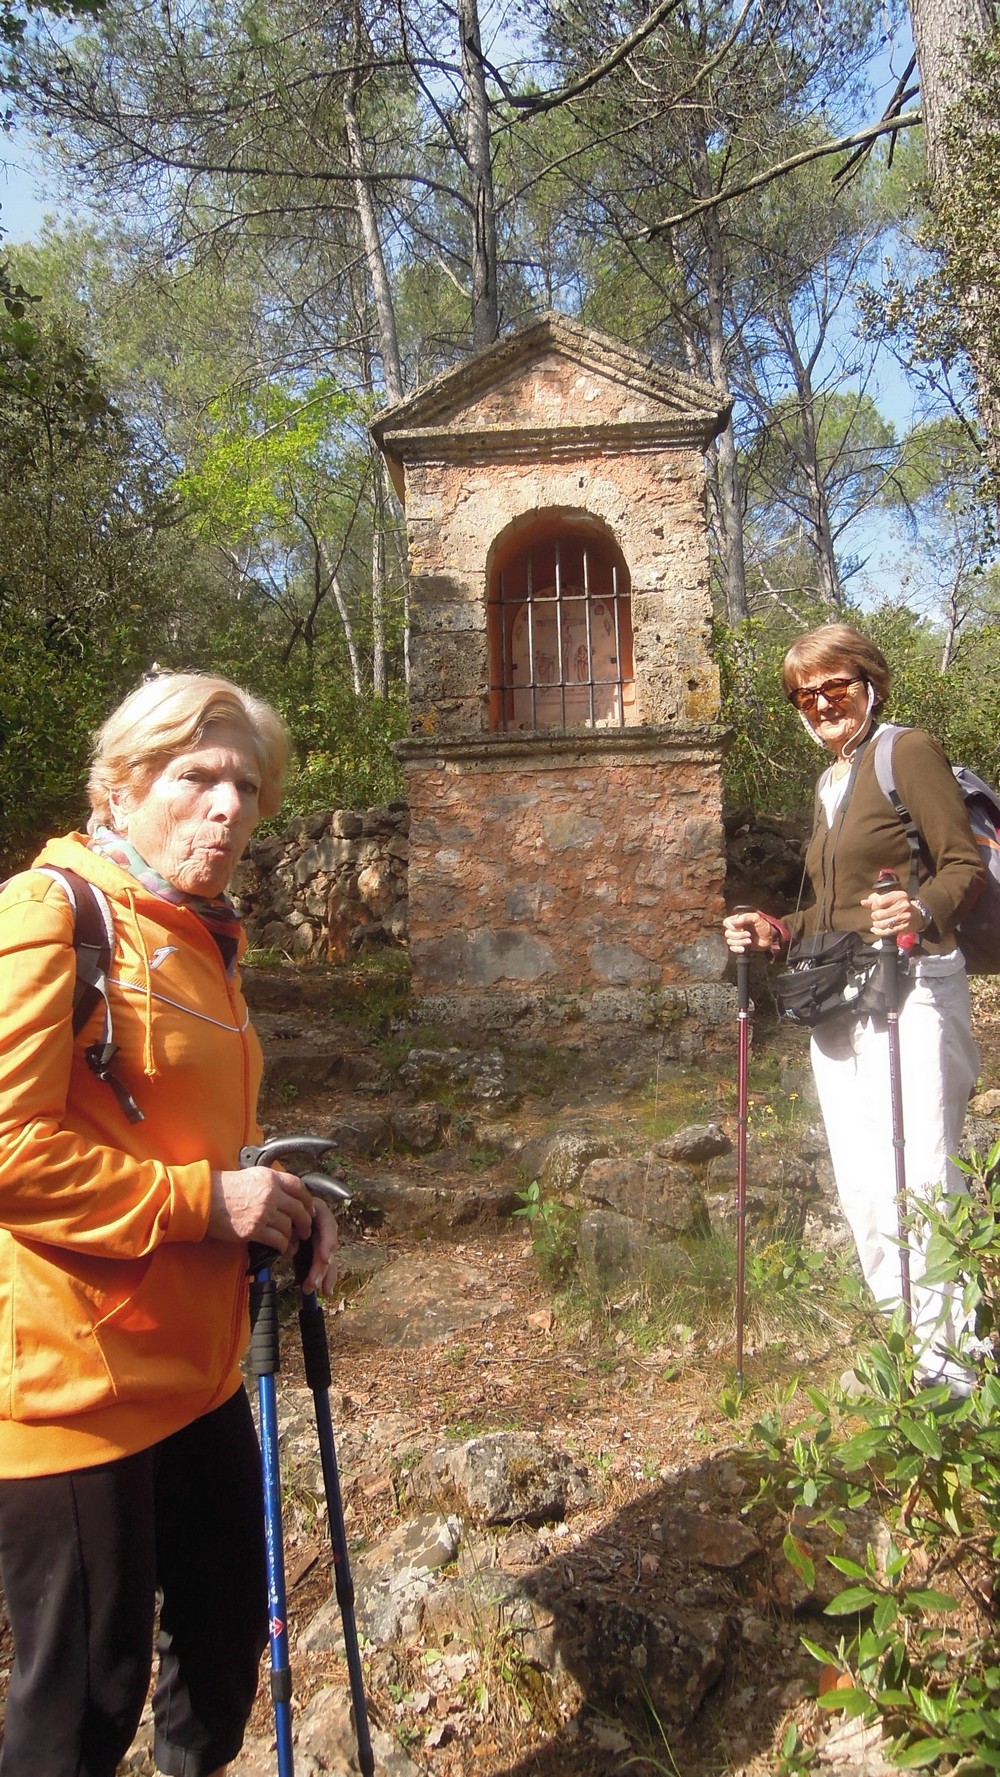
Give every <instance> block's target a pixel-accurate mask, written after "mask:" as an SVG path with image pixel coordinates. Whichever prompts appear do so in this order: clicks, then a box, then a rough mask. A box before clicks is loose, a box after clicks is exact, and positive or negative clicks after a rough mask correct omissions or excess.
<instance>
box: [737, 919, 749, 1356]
mask: <svg viewBox="0 0 1000 1777" xmlns="http://www.w3.org/2000/svg"><path fill="white" fill-rule="evenodd" d="M745 911H749V909H744V908H737V912H740V913H742V912H745ZM736 998H737V1005H738V1013H737V1046H736V1056H737V1061H736V1381H737V1385H738V1386H739V1387H740V1388H742V1387H743V1317H744V1301H745V1292H746V1256H747V1255H746V1230H747V1112H748V1105H749V1082H750V952H749V949H747V950H741V951H740V953H739V955H738V957H737V959H736Z"/></svg>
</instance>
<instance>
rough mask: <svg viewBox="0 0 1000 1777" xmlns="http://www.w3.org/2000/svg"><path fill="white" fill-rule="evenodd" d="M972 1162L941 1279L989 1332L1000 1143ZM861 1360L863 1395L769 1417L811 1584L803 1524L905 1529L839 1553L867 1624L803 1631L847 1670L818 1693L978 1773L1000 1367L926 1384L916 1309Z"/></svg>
mask: <svg viewBox="0 0 1000 1777" xmlns="http://www.w3.org/2000/svg"><path fill="white" fill-rule="evenodd" d="M966 1170H967V1171H969V1172H970V1173H971V1174H972V1181H973V1189H972V1191H971V1193H970V1195H969V1196H968V1197H966V1198H957V1199H952V1200H950V1202H949V1204H948V1205H947V1208H946V1210H944V1211H933V1212H931V1214H930V1223H931V1236H930V1243H929V1248H928V1268H927V1277H928V1281H932V1282H937V1283H942V1284H943V1283H947V1284H952V1285H954V1286H955V1287H956V1288H957V1289H958V1290H959V1291H960V1292H964V1293H963V1300H964V1302H965V1305H966V1307H967V1308H968V1309H970V1310H972V1309H976V1310H978V1326H979V1329H980V1331H981V1332H985V1331H987V1330H992V1329H994V1328H995V1327H997V1325H998V1324H1000V1290H998V1276H997V1267H996V1257H995V1255H996V1252H997V1245H998V1236H1000V1143H998V1144H997V1145H996V1147H995V1148H994V1149H993V1151H992V1153H991V1154H990V1155H989V1156H988V1157H987V1158H986V1159H985V1160H984V1161H982V1162H981V1163H979V1162H977V1163H975V1164H974V1165H973V1166H971V1167H968V1168H966ZM956 1355H958V1354H956ZM854 1368H855V1372H856V1374H857V1375H858V1376H859V1377H860V1379H861V1381H862V1383H863V1385H864V1390H865V1392H864V1393H863V1394H862V1396H861V1398H860V1399H857V1400H850V1401H847V1400H845V1399H844V1398H843V1397H840V1396H839V1395H836V1394H834V1395H833V1396H827V1395H824V1394H822V1393H821V1392H820V1391H818V1390H812V1389H810V1390H809V1391H808V1393H809V1399H810V1402H811V1406H812V1412H811V1414H810V1416H809V1417H808V1418H807V1419H806V1420H805V1421H803V1422H802V1423H800V1424H797V1425H793V1426H791V1427H786V1426H785V1425H784V1424H782V1422H781V1419H780V1416H779V1415H778V1414H777V1413H775V1414H771V1415H769V1416H768V1417H767V1418H766V1419H764V1420H762V1421H760V1422H759V1423H758V1425H757V1426H756V1427H755V1433H756V1435H757V1437H758V1439H759V1441H760V1443H761V1446H762V1448H763V1450H764V1452H765V1454H766V1457H767V1460H768V1465H769V1472H768V1476H767V1479H766V1481H765V1483H764V1490H765V1492H766V1493H767V1494H768V1495H769V1497H770V1498H771V1499H772V1501H773V1502H775V1503H777V1504H779V1505H783V1506H784V1509H785V1510H786V1512H787V1513H788V1519H789V1532H788V1535H787V1537H786V1539H785V1553H786V1556H787V1558H788V1560H789V1561H790V1563H791V1565H792V1566H793V1567H794V1568H795V1570H796V1572H797V1573H798V1575H799V1578H800V1579H801V1581H802V1583H803V1584H804V1585H805V1586H806V1587H807V1588H809V1589H812V1586H813V1584H814V1582H815V1577H816V1573H815V1562H814V1559H813V1556H812V1554H811V1553H810V1551H809V1548H808V1547H807V1545H806V1542H805V1541H804V1540H803V1536H802V1534H801V1533H802V1529H803V1526H805V1525H811V1526H820V1525H822V1526H825V1527H826V1528H827V1529H828V1530H831V1531H832V1532H833V1533H834V1534H835V1535H842V1534H843V1530H844V1526H845V1514H846V1513H848V1512H851V1511H854V1510H856V1509H858V1508H860V1507H867V1506H871V1507H874V1508H875V1509H876V1510H877V1511H878V1513H879V1514H880V1516H881V1517H883V1518H884V1519H887V1520H888V1523H889V1527H890V1530H891V1538H890V1541H889V1544H888V1548H887V1551H886V1552H885V1555H884V1558H878V1557H877V1556H876V1554H875V1551H874V1550H873V1549H872V1548H871V1547H869V1548H868V1550H867V1553H866V1554H865V1556H864V1558H863V1560H855V1559H849V1558H847V1557H846V1556H844V1555H840V1554H837V1555H828V1556H827V1557H826V1559H827V1561H828V1562H829V1564H830V1565H831V1566H832V1567H833V1568H835V1569H836V1571H837V1572H838V1573H840V1574H841V1575H842V1576H843V1578H844V1579H845V1580H846V1581H847V1582H848V1583H847V1584H846V1585H845V1586H844V1587H843V1588H842V1590H841V1591H840V1592H839V1593H838V1594H837V1595H836V1597H835V1598H834V1599H833V1601H832V1603H830V1604H829V1605H828V1606H827V1610H826V1614H827V1616H828V1617H829V1618H831V1619H832V1621H834V1622H836V1621H837V1620H839V1619H841V1618H843V1619H852V1620H853V1624H854V1627H853V1630H852V1631H851V1632H849V1633H848V1634H846V1635H845V1636H844V1637H843V1638H842V1639H841V1640H840V1642H839V1644H838V1646H837V1649H836V1651H835V1652H834V1653H832V1654H831V1652H830V1651H829V1649H828V1648H827V1647H826V1646H824V1645H821V1644H819V1643H816V1642H812V1641H809V1640H806V1641H804V1645H805V1646H806V1648H807V1649H808V1651H809V1652H810V1653H811V1654H813V1656H814V1657H815V1658H816V1659H817V1661H819V1662H821V1664H822V1665H823V1666H824V1667H826V1668H828V1669H829V1668H830V1667H831V1666H832V1667H834V1668H835V1669H836V1670H837V1671H839V1673H840V1674H841V1675H842V1679H841V1687H842V1688H832V1687H829V1686H828V1687H826V1688H824V1687H821V1691H822V1694H821V1699H820V1700H821V1702H822V1703H823V1704H824V1705H825V1706H827V1707H829V1708H833V1709H843V1710H844V1711H845V1712H846V1713H847V1714H849V1715H858V1716H861V1717H863V1718H864V1719H866V1720H868V1721H875V1720H878V1719H881V1721H882V1723H883V1729H884V1732H885V1734H886V1737H887V1749H888V1751H889V1754H890V1756H891V1757H892V1759H893V1761H894V1763H895V1764H897V1765H898V1766H899V1767H900V1769H903V1770H917V1769H926V1768H928V1767H931V1766H933V1768H934V1769H935V1770H945V1769H947V1770H956V1771H961V1772H963V1773H966V1772H968V1773H969V1774H970V1777H971V1774H973V1773H985V1772H988V1771H994V1770H997V1769H1000V1754H998V1751H997V1748H998V1746H1000V1636H998V1634H997V1630H996V1622H995V1613H994V1610H993V1607H992V1604H991V1595H992V1576H993V1572H994V1570H995V1564H996V1560H997V1556H998V1555H1000V1421H998V1410H1000V1376H998V1375H997V1373H996V1371H995V1370H994V1368H993V1367H992V1366H991V1365H990V1366H987V1367H986V1368H985V1369H984V1370H983V1371H982V1373H981V1374H980V1376H979V1379H978V1383H977V1386H976V1387H975V1389H974V1391H973V1392H972V1394H971V1396H970V1397H969V1398H964V1397H962V1396H960V1395H957V1394H953V1393H951V1392H950V1391H949V1388H948V1386H947V1384H943V1383H942V1384H936V1385H934V1386H928V1385H927V1384H922V1383H921V1380H920V1377H919V1376H918V1374H917V1372H916V1368H915V1358H914V1353H913V1350H912V1346H911V1341H910V1336H909V1334H908V1332H907V1329H906V1326H905V1322H904V1319H903V1316H902V1311H900V1312H899V1314H898V1315H897V1316H896V1317H895V1318H894V1320H893V1322H892V1323H891V1325H890V1327H889V1330H888V1331H887V1333H886V1336H885V1338H884V1339H883V1340H880V1341H879V1342H878V1343H877V1344H875V1345H873V1346H871V1347H870V1349H868V1351H867V1352H866V1353H865V1354H864V1355H863V1356H862V1357H861V1358H859V1359H858V1360H857V1361H856V1362H855V1366H854ZM942 1581H943V1583H942ZM960 1605H961V1607H962V1608H963V1609H964V1610H965V1612H966V1614H967V1616H970V1617H972V1618H973V1619H974V1620H973V1622H972V1626H971V1628H970V1627H966V1628H964V1629H963V1631H962V1632H961V1633H958V1631H957V1630H955V1629H953V1627H952V1626H951V1619H952V1618H954V1616H955V1613H956V1611H957V1609H958V1608H959V1606H960ZM844 1679H847V1680H849V1683H848V1685H847V1688H843V1680H844ZM790 1768H791V1769H793V1770H794V1769H795V1766H794V1765H792V1766H791V1767H790Z"/></svg>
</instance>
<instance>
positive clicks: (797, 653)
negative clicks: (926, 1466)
mask: <svg viewBox="0 0 1000 1777" xmlns="http://www.w3.org/2000/svg"><path fill="white" fill-rule="evenodd" d="M782 677H783V681H784V686H785V690H786V692H787V693H788V696H789V698H790V700H791V702H792V703H793V704H794V705H795V707H796V709H797V710H798V712H799V715H800V717H801V719H802V721H803V724H804V725H805V727H806V728H807V730H808V731H809V733H810V734H811V735H812V737H813V739H815V740H816V741H818V742H819V743H820V744H821V745H822V746H824V747H826V749H827V750H828V752H829V753H830V754H831V755H832V763H831V764H830V766H829V767H828V768H827V770H826V771H825V772H824V773H823V775H822V777H821V778H820V780H819V783H818V785H817V790H816V808H815V824H814V828H813V833H812V837H811V839H810V842H809V847H808V850H807V853H806V871H807V874H808V876H809V880H810V883H811V885H812V890H813V895H814V902H813V905H812V906H811V907H809V908H807V909H806V910H805V911H804V912H802V913H801V914H798V915H797V916H796V918H795V919H794V920H792V921H790V922H788V924H787V925H786V924H785V923H784V922H782V921H780V920H776V919H773V918H771V917H770V916H769V915H767V914H765V913H763V912H760V911H757V912H753V913H737V914H733V915H731V916H730V918H728V919H727V920H726V921H725V928H724V929H725V935H726V942H727V943H728V945H729V947H730V949H731V950H733V951H736V952H739V951H741V950H745V949H746V948H748V947H749V948H751V949H754V950H765V951H771V952H772V953H780V951H782V950H783V949H784V947H785V946H786V944H787V943H788V941H789V938H790V937H792V936H799V935H805V934H809V933H811V932H813V931H835V932H858V933H861V934H863V935H864V936H865V937H866V938H867V939H868V940H869V941H870V940H872V939H876V938H888V937H891V938H894V939H896V940H897V941H898V940H899V939H901V938H906V937H907V935H910V934H912V939H913V940H915V949H914V952H913V959H912V965H911V973H912V979H911V980H910V981H909V984H908V990H907V992H906V994H905V998H904V1001H903V1005H902V1008H901V1011H900V1019H899V1037H900V1055H901V1072H902V1091H903V1127H904V1131H905V1139H906V1148H905V1154H906V1182H907V1192H908V1197H909V1202H910V1207H911V1209H913V1208H915V1207H918V1206H919V1204H920V1203H921V1202H927V1201H929V1200H932V1199H933V1198H934V1197H936V1196H937V1195H939V1194H940V1193H941V1192H942V1191H944V1192H957V1191H961V1190H963V1189H964V1185H963V1181H962V1175H961V1173H960V1172H959V1171H958V1169H957V1167H956V1166H955V1164H954V1161H953V1160H952V1158H951V1156H952V1155H954V1154H955V1153H956V1151H957V1149H958V1145H959V1142H960V1140H961V1135H962V1126H963V1123H964V1119H965V1111H966V1106H967V1104H968V1100H969V1094H970V1093H971V1091H972V1089H973V1087H974V1085H975V1081H976V1076H977V1074H978V1071H979V1056H978V1052H977V1049H976V1045H975V1043H974V1041H973V1037H972V1026H971V1014H970V1007H969V987H968V981H967V979H966V973H965V963H964V960H963V957H962V953H961V951H960V950H959V949H958V947H957V944H956V940H955V927H956V925H957V923H958V921H959V920H960V919H961V917H962V914H963V912H964V911H965V910H966V908H967V907H969V906H970V905H971V904H972V902H973V901H974V900H975V897H976V895H977V894H978V893H979V892H980V889H981V886H982V881H983V869H982V864H981V862H980V857H979V852H978V849H977V846H976V842H975V839H974V838H973V835H972V830H971V828H970V826H969V821H968V817H967V815H966V812H965V805H964V802H963V800H962V796H961V793H960V791H959V789H958V786H957V784H956V782H955V779H954V777H953V775H952V772H951V768H950V766H949V764H948V760H947V758H946V757H945V755H944V753H943V752H942V750H941V748H940V747H939V746H938V744H937V742H936V741H935V740H933V739H932V738H931V736H930V735H929V734H925V733H924V732H923V731H922V730H921V729H908V730H906V731H904V732H903V733H901V734H899V735H898V737H897V740H896V744H895V748H894V751H893V770H894V775H895V779H896V784H897V788H898V790H899V794H900V796H901V798H902V800H903V801H904V803H905V804H906V806H907V808H908V809H909V810H910V813H911V814H912V816H913V819H914V821H915V822H916V825H917V829H918V831H919V833H920V838H921V857H920V864H919V871H918V882H917V889H916V893H915V894H914V895H913V896H912V897H911V895H910V893H909V887H908V886H907V887H904V886H903V884H907V885H909V881H910V848H909V845H908V843H907V840H906V835H905V833H904V831H903V826H902V822H901V821H900V819H899V817H898V815H897V814H896V812H895V810H894V809H893V807H892V805H891V803H890V802H889V800H888V798H887V797H886V796H885V795H884V793H883V792H882V790H881V789H880V788H879V785H878V782H877V780H876V776H875V756H874V747H873V745H872V744H871V743H872V741H873V740H874V737H875V735H876V734H877V732H878V727H879V720H878V718H879V713H880V711H881V709H882V706H883V704H884V702H885V699H886V696H887V693H888V690H889V668H888V666H887V664H886V661H885V659H884V657H883V655H882V654H881V653H880V652H879V650H878V649H877V648H876V647H875V646H874V645H873V644H872V643H871V642H870V641H868V640H867V638H866V637H864V636H862V635H860V634H859V632H858V631H857V630H855V629H853V628H851V627H850V626H849V625H848V624H845V623H837V624H828V625H824V627H823V628H821V629H817V630H813V631H811V632H810V633H809V634H808V635H805V636H802V637H801V638H800V639H799V640H798V641H797V642H796V643H795V644H794V646H793V647H792V648H790V649H789V651H788V654H787V655H786V656H785V661H784V665H783V669H782ZM883 870H891V871H893V872H895V874H896V876H897V877H898V878H899V882H900V886H899V888H898V889H896V890H893V891H892V892H890V893H888V894H881V895H875V894H873V893H872V888H873V884H874V883H875V881H876V879H877V878H878V876H879V875H880V873H881V872H882V871H883ZM811 1059H812V1065H813V1073H814V1076H815V1080H816V1087H817V1091H818V1093H819V1100H820V1105H821V1108H822V1112H823V1121H824V1124H825V1127H826V1136H827V1142H828V1144H829V1148H830V1157H831V1159H832V1161H833V1169H834V1175H835V1178H836V1181H837V1191H838V1194H839V1197H840V1201H841V1205H842V1208H843V1210H844V1214H845V1215H846V1217H847V1220H848V1222H849V1223H850V1226H851V1231H852V1233H853V1235H854V1239H855V1243H856V1245H857V1249H858V1257H859V1259H860V1261H861V1267H862V1270H863V1272H864V1275H865V1280H866V1282H867V1283H868V1285H869V1288H870V1289H871V1291H872V1294H873V1295H874V1297H875V1300H876V1302H877V1303H878V1304H879V1306H880V1307H881V1308H883V1309H884V1310H885V1311H886V1312H887V1313H891V1312H892V1311H893V1310H894V1309H895V1308H896V1307H897V1305H898V1304H899V1301H900V1299H901V1288H902V1278H901V1264H900V1248H899V1235H898V1219H897V1212H896V1190H895V1185H896V1169H895V1155H894V1150H893V1132H892V1104H891V1092H890V1079H889V1054H888V1041H887V1037H886V1026H885V1021H884V1019H879V1018H876V1017H871V1016H862V1017H858V1016H857V1014H855V1013H853V1012H851V1011H850V1010H845V1011H843V1012H841V1013H837V1014H835V1015H834V1016H833V1017H831V1018H828V1019H826V1020H825V1021H824V1022H823V1023H821V1024H819V1025H818V1026H817V1027H816V1029H815V1030H814V1032H813V1036H812V1045H811ZM922 1244H923V1243H922V1239H921V1235H920V1231H919V1228H914V1229H913V1230H912V1231H911V1234H910V1240H909V1247H910V1272H911V1276H912V1279H913V1324H914V1330H915V1334H916V1338H917V1349H918V1366H919V1369H920V1372H921V1374H922V1376H923V1377H924V1378H926V1379H927V1380H928V1381H937V1380H944V1381H948V1382H949V1383H951V1385H952V1387H953V1388H955V1389H957V1390H964V1389H967V1388H968V1386H969V1382H970V1378H971V1372H970V1370H969V1368H968V1366H967V1365H965V1364H960V1363H959V1362H958V1361H957V1360H956V1359H955V1358H953V1357H950V1356H949V1355H948V1352H949V1348H950V1347H953V1346H954V1344H955V1343H956V1341H957V1340H959V1339H960V1338H962V1337H963V1336H965V1335H966V1334H967V1333H968V1328H967V1326H966V1324H965V1321H964V1319H963V1317H962V1314H961V1309H960V1306H959V1304H958V1303H957V1302H956V1301H955V1300H954V1299H953V1297H952V1296H951V1295H948V1294H947V1293H943V1292H942V1291H941V1290H940V1289H935V1288H928V1287H926V1286H924V1285H922V1282H921V1278H922V1274H923V1271H924V1269H925V1267H924V1263H923V1252H922Z"/></svg>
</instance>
